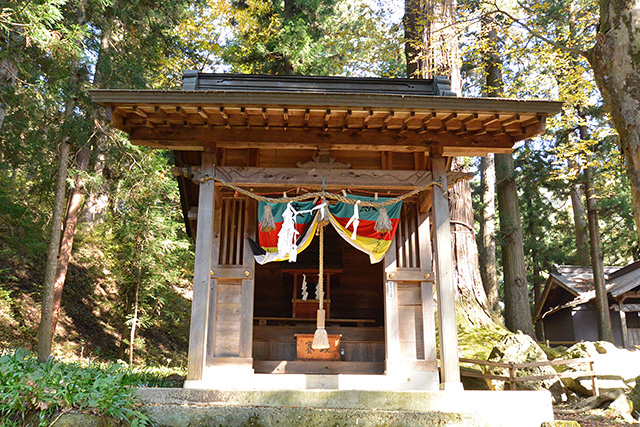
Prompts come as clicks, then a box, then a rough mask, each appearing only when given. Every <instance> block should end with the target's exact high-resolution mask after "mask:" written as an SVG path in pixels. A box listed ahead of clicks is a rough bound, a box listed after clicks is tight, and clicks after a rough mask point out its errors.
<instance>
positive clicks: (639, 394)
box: [627, 377, 640, 414]
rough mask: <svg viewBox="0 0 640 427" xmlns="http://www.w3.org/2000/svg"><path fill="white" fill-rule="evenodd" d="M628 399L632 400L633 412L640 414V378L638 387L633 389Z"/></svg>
mask: <svg viewBox="0 0 640 427" xmlns="http://www.w3.org/2000/svg"><path fill="white" fill-rule="evenodd" d="M627 397H629V400H631V404H632V405H633V410H634V411H635V412H637V413H639V414H640V377H638V378H636V385H635V387H633V389H632V390H631V392H630V393H629V394H628V395H627Z"/></svg>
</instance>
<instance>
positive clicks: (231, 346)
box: [213, 280, 242, 357]
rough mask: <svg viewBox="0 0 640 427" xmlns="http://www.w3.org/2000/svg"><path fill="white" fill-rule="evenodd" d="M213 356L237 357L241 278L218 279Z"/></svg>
mask: <svg viewBox="0 0 640 427" xmlns="http://www.w3.org/2000/svg"><path fill="white" fill-rule="evenodd" d="M217 282H218V292H217V298H218V301H217V304H216V313H215V344H214V349H213V356H215V357H237V356H238V355H239V351H240V350H239V346H240V310H241V304H240V299H241V296H242V281H241V280H224V281H222V280H218V281H217Z"/></svg>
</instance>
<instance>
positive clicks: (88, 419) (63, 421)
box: [52, 412, 121, 427]
mask: <svg viewBox="0 0 640 427" xmlns="http://www.w3.org/2000/svg"><path fill="white" fill-rule="evenodd" d="M120 425H121V424H120V423H119V422H117V421H114V420H113V419H111V418H107V417H105V418H103V417H100V416H98V415H91V414H81V413H78V412H69V413H66V414H62V415H61V416H60V418H58V419H57V420H56V422H55V423H54V424H52V427H118V426H120Z"/></svg>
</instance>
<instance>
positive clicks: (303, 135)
mask: <svg viewBox="0 0 640 427" xmlns="http://www.w3.org/2000/svg"><path fill="white" fill-rule="evenodd" d="M520 136H521V135H520ZM520 136H519V135H514V136H513V137H512V136H511V135H508V134H504V135H500V136H493V135H490V134H486V135H480V136H474V137H472V138H469V137H466V136H464V135H454V134H452V133H449V132H446V131H445V132H441V133H437V132H435V131H426V132H422V131H420V132H418V131H415V130H408V131H405V132H401V131H398V130H392V129H389V130H388V131H387V132H383V133H380V132H378V131H377V130H364V131H359V130H357V129H346V130H344V131H343V130H342V129H341V128H340V129H332V128H327V129H326V130H322V129H318V128H310V129H309V130H306V131H305V130H304V129H303V128H288V129H287V130H284V127H280V128H275V127H273V126H272V127H270V129H269V131H268V132H265V131H264V129H263V128H253V127H252V128H250V129H246V128H243V127H234V128H232V129H225V128H224V127H222V126H218V127H215V128H213V129H207V128H206V127H205V126H194V127H193V128H192V129H189V128H186V127H180V126H175V127H156V128H155V129H150V128H148V127H145V126H139V127H136V128H135V129H133V130H132V131H131V136H130V137H131V141H132V143H134V144H138V145H148V146H158V147H169V148H173V147H191V148H190V149H191V150H201V149H202V146H203V144H204V143H205V142H207V141H216V144H217V146H219V147H227V148H236V149H244V148H267V149H272V148H288V149H309V150H316V149H317V148H318V145H327V146H329V148H330V149H331V150H364V149H366V150H373V151H396V152H416V151H420V152H426V151H429V149H430V147H432V146H442V147H457V148H458V149H459V150H461V151H462V150H466V151H468V152H470V153H473V152H474V151H477V150H482V148H487V149H490V150H493V151H496V150H509V151H510V150H511V148H512V147H513V141H514V138H515V139H519V138H520ZM471 155H473V154H471Z"/></svg>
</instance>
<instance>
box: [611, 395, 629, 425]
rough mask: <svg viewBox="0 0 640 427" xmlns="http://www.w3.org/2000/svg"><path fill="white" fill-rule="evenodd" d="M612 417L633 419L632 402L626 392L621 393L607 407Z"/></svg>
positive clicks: (626, 419)
mask: <svg viewBox="0 0 640 427" xmlns="http://www.w3.org/2000/svg"><path fill="white" fill-rule="evenodd" d="M606 412H609V413H610V414H611V416H612V418H621V419H623V420H625V421H627V422H634V421H635V420H634V419H633V416H632V414H633V403H632V402H631V399H629V398H628V397H627V395H626V394H624V393H621V394H620V395H619V396H618V397H617V398H616V399H615V400H614V401H613V402H611V404H610V405H609V407H608V408H607V411H606Z"/></svg>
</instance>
